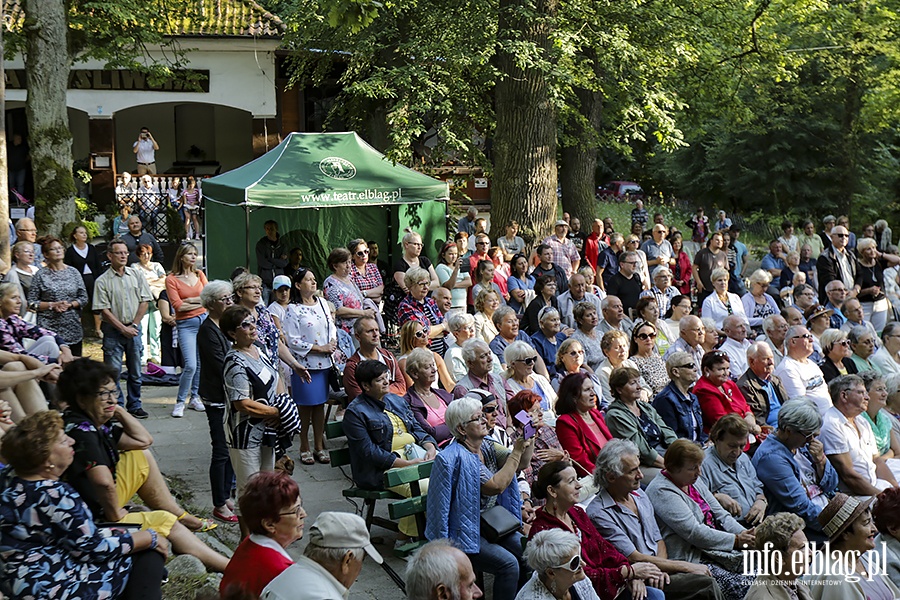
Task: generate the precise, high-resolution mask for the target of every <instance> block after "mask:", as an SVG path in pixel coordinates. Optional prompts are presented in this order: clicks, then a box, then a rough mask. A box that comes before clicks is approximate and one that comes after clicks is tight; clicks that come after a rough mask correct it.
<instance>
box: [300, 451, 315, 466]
mask: <svg viewBox="0 0 900 600" xmlns="http://www.w3.org/2000/svg"><path fill="white" fill-rule="evenodd" d="M300 462H301V463H303V464H304V465H314V464H316V459H315V458H313V453H312V452H301V453H300Z"/></svg>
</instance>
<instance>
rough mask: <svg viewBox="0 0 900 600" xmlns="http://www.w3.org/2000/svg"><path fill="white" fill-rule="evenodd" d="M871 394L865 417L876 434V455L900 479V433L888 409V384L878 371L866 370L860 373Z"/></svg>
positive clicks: (896, 478)
mask: <svg viewBox="0 0 900 600" xmlns="http://www.w3.org/2000/svg"><path fill="white" fill-rule="evenodd" d="M859 377H860V378H861V379H862V380H863V383H864V384H865V386H866V392H867V393H868V394H869V403H868V405H867V406H866V411H865V412H864V413H863V414H862V416H863V418H864V419H865V420H866V421H867V422H868V423H869V426H870V427H871V428H872V434H873V435H874V436H875V448H876V450H877V452H876V456H877V457H878V458H880V459H881V460H883V461H885V463H886V464H887V467H888V469H890V471H891V473H892V474H893V476H894V479H895V480H897V481H900V479H898V478H900V434H898V433H897V431H895V428H894V426H893V425H894V422H895V419H894V417H893V416H891V414H890V413H889V412H888V411H887V409H886V406H887V398H888V392H887V385H886V384H885V382H884V378H883V377H882V376H881V375H879V374H878V372H877V371H865V372H863V373H860V374H859Z"/></svg>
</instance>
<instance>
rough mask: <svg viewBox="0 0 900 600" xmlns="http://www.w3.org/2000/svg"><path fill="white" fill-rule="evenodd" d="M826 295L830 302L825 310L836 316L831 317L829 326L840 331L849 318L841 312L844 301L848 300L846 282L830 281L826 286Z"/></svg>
mask: <svg viewBox="0 0 900 600" xmlns="http://www.w3.org/2000/svg"><path fill="white" fill-rule="evenodd" d="M825 295H826V296H828V302H826V303H825V308H828V309H831V310H832V311H834V314H832V315H831V323H830V325H829V326H830V327H831V328H832V329H840V328H841V327H843V325H844V323H846V322H847V317H845V316H844V313H843V312H841V308H842V307H843V306H844V301H845V300H846V299H847V286H845V285H844V282H843V281H841V280H840V279H835V280H834V281H829V282H828V283H827V284H826V285H825Z"/></svg>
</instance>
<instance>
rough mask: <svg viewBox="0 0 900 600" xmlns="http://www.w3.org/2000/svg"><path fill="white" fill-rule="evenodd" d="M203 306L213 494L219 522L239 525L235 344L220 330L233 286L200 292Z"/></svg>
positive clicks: (217, 283) (200, 339)
mask: <svg viewBox="0 0 900 600" xmlns="http://www.w3.org/2000/svg"><path fill="white" fill-rule="evenodd" d="M200 303H201V304H202V305H203V308H205V309H206V311H207V314H208V315H209V316H208V317H207V318H206V320H205V321H203V323H202V324H201V325H200V329H199V331H197V349H198V351H199V357H200V399H201V400H202V401H203V406H204V407H205V408H206V419H207V421H208V422H209V439H210V443H211V445H212V455H211V457H210V461H209V487H210V490H211V493H212V501H213V511H212V515H213V517H215V518H216V519H218V520H220V521H223V522H225V523H237V520H238V519H237V515H235V514H234V512H232V511H233V508H234V504H233V503H232V501H231V500H230V499H229V495H230V494H231V482H232V481H233V480H234V469H232V468H231V457H230V456H229V455H228V443H227V442H226V439H225V427H224V423H225V413H226V402H227V401H226V399H225V380H224V378H223V374H224V369H225V355H226V354H228V351H229V350H230V349H231V340H229V339H228V337H227V336H226V335H225V332H224V331H222V328H221V327H219V321H220V319H221V318H222V315H223V314H225V309H226V308H228V307H229V306H231V305H232V304H233V303H234V288H232V286H231V282H228V281H221V280H213V281H210V282H209V283H208V284H206V287H204V288H203V291H201V292H200Z"/></svg>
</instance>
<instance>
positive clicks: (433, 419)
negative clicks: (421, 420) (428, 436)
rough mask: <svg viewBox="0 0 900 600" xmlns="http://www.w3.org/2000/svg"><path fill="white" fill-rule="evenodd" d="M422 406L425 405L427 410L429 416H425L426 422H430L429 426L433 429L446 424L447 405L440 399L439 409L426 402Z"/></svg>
mask: <svg viewBox="0 0 900 600" xmlns="http://www.w3.org/2000/svg"><path fill="white" fill-rule="evenodd" d="M422 404H424V405H425V410H426V411H427V414H426V415H425V420H426V421H428V424H429V425H431V426H432V427H437V426H439V425H443V424H444V423H445V420H444V414H445V413H446V412H447V405H446V404H444V403H443V402H441V401H440V399H438V407H437V408H432V407H431V406H429V405H428V403H427V402H425V401H424V400H423V401H422Z"/></svg>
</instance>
